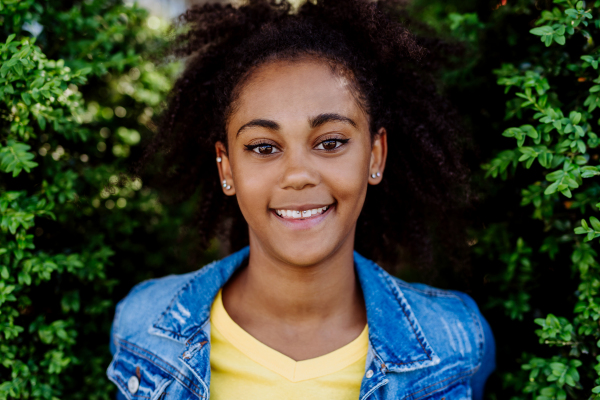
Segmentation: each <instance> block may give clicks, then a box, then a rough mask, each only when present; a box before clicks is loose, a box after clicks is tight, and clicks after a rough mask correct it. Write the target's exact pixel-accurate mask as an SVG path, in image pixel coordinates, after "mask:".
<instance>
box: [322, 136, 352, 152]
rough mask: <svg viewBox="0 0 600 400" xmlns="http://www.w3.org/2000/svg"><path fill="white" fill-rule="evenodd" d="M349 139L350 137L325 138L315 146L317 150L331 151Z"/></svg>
mask: <svg viewBox="0 0 600 400" xmlns="http://www.w3.org/2000/svg"><path fill="white" fill-rule="evenodd" d="M349 140H350V139H325V140H323V141H322V142H321V143H319V144H318V145H317V146H316V147H315V148H316V149H317V150H326V151H331V150H335V149H338V148H340V147H342V146H343V145H344V144H346V143H348V141H349Z"/></svg>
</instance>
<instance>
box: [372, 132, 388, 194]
mask: <svg viewBox="0 0 600 400" xmlns="http://www.w3.org/2000/svg"><path fill="white" fill-rule="evenodd" d="M387 150H388V147H387V131H386V130H385V128H379V130H378V131H377V134H376V135H375V136H373V143H372V146H371V162H370V165H369V184H371V185H377V184H379V182H381V180H382V179H383V171H384V170H385V161H386V160H387Z"/></svg>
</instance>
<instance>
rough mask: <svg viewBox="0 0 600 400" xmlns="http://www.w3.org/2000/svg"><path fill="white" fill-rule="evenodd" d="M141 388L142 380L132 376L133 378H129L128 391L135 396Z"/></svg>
mask: <svg viewBox="0 0 600 400" xmlns="http://www.w3.org/2000/svg"><path fill="white" fill-rule="evenodd" d="M139 387H140V380H139V379H138V378H137V377H136V376H132V377H131V378H129V380H128V381H127V389H129V392H130V393H131V394H135V392H137V391H138V389H139Z"/></svg>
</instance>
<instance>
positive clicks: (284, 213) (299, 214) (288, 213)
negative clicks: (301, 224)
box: [275, 206, 329, 219]
mask: <svg viewBox="0 0 600 400" xmlns="http://www.w3.org/2000/svg"><path fill="white" fill-rule="evenodd" d="M328 209H329V206H327V207H321V208H313V209H312V210H304V211H297V210H275V212H276V213H277V215H279V216H280V217H283V218H294V219H300V218H310V217H312V216H315V215H319V214H323V213H324V212H325V211H327V210H328Z"/></svg>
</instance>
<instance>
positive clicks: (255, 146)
mask: <svg viewBox="0 0 600 400" xmlns="http://www.w3.org/2000/svg"><path fill="white" fill-rule="evenodd" d="M349 141H350V139H339V138H327V139H323V140H322V141H320V142H319V143H318V144H317V145H316V146H315V147H318V146H321V145H323V143H327V142H336V143H340V145H339V146H336V147H335V148H333V149H325V148H323V149H318V150H322V151H325V152H332V151H336V150H338V149H339V148H340V147H342V146H343V145H345V144H346V143H348V142H349ZM244 147H245V148H246V150H248V151H252V152H254V153H256V154H258V155H260V156H263V157H266V156H270V155H271V154H275V153H279V152H280V151H281V150H279V149H277V146H275V145H274V144H273V143H269V142H259V143H255V144H245V145H244ZM260 147H272V148H273V149H277V151H275V152H273V153H270V154H262V153H259V152H258V151H255V150H256V149H258V148H260Z"/></svg>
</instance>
